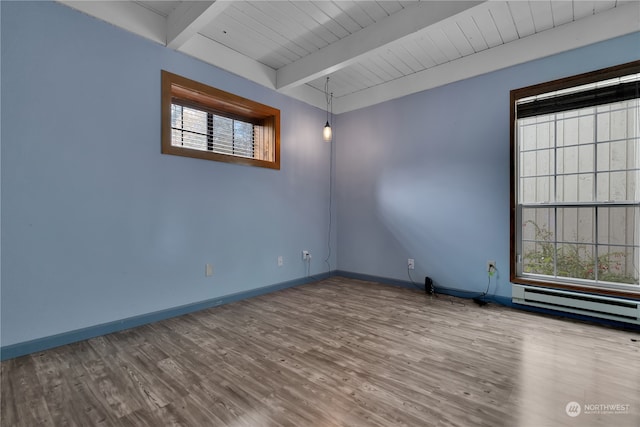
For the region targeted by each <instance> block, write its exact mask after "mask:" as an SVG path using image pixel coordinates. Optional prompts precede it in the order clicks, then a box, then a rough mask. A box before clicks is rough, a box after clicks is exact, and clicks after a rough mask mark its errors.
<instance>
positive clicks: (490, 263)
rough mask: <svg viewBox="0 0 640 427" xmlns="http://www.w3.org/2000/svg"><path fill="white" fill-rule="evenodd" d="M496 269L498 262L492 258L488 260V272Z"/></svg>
mask: <svg viewBox="0 0 640 427" xmlns="http://www.w3.org/2000/svg"><path fill="white" fill-rule="evenodd" d="M496 270H497V268H496V262H495V261H492V260H489V261H487V273H493V272H495V271H496Z"/></svg>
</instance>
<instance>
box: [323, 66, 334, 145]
mask: <svg viewBox="0 0 640 427" xmlns="http://www.w3.org/2000/svg"><path fill="white" fill-rule="evenodd" d="M324 97H325V99H326V101H327V123H326V124H325V125H324V129H323V130H322V139H324V140H325V141H326V142H331V138H332V136H333V135H332V131H331V125H330V124H329V109H332V110H333V105H332V104H333V93H331V94H329V77H327V81H326V82H325V84H324Z"/></svg>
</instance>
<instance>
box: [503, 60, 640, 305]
mask: <svg viewBox="0 0 640 427" xmlns="http://www.w3.org/2000/svg"><path fill="white" fill-rule="evenodd" d="M511 123H512V130H511V140H512V142H511V153H512V167H511V171H512V185H511V188H512V194H511V281H512V282H514V283H523V284H534V285H540V286H549V287H556V288H570V289H576V290H582V291H585V290H586V291H589V292H594V293H605V294H614V295H624V296H634V297H636V298H637V297H640V283H639V276H640V275H639V269H640V61H636V62H633V63H629V64H624V65H620V66H616V67H611V68H608V69H604V70H599V71H596V72H592V73H586V74H582V75H580V76H574V77H570V78H566V79H561V80H556V81H553V82H549V83H543V84H539V85H535V86H530V87H526V88H522V89H516V90H513V91H512V92H511Z"/></svg>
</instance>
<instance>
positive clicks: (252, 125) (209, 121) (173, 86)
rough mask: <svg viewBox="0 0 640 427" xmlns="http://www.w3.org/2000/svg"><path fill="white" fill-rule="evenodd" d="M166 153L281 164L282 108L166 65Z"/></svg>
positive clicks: (164, 127) (164, 106) (241, 162)
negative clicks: (177, 72) (215, 85)
mask: <svg viewBox="0 0 640 427" xmlns="http://www.w3.org/2000/svg"><path fill="white" fill-rule="evenodd" d="M162 153H164V154H173V155H176V156H186V157H195V158H198V159H206V160H216V161H221V162H229V163H238V164H243V165H249V166H259V167H265V168H272V169H280V110H278V109H276V108H273V107H270V106H267V105H263V104H260V103H258V102H255V101H252V100H250V99H246V98H242V97H240V96H237V95H234V94H231V93H228V92H225V91H222V90H220V89H216V88H214V87H211V86H207V85H205V84H202V83H198V82H196V81H193V80H190V79H187V78H185V77H181V76H178V75H176V74H172V73H169V72H167V71H162Z"/></svg>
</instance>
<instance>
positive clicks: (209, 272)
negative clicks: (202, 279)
mask: <svg viewBox="0 0 640 427" xmlns="http://www.w3.org/2000/svg"><path fill="white" fill-rule="evenodd" d="M204 275H205V276H206V277H210V276H213V264H207V265H205V267H204Z"/></svg>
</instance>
